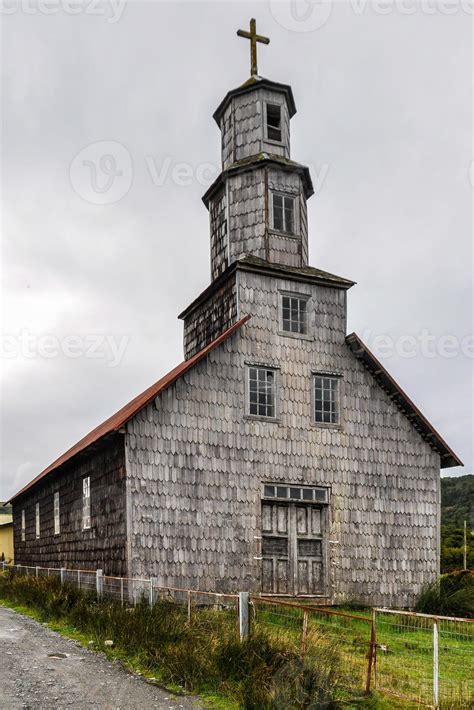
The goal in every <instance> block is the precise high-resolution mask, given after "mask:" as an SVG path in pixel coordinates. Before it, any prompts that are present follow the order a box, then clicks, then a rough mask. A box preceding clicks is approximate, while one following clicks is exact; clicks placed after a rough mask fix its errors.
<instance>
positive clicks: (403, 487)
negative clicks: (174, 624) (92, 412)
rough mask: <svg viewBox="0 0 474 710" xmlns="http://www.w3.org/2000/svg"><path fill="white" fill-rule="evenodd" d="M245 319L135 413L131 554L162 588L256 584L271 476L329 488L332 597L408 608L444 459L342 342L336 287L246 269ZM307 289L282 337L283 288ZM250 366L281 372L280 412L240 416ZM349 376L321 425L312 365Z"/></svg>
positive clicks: (435, 512) (241, 280) (431, 530)
mask: <svg viewBox="0 0 474 710" xmlns="http://www.w3.org/2000/svg"><path fill="white" fill-rule="evenodd" d="M238 287H239V316H242V315H244V314H250V315H251V316H252V318H251V320H250V321H249V322H248V323H247V324H246V325H245V326H243V328H242V329H241V330H239V331H237V332H236V333H235V334H234V335H233V336H232V337H231V338H230V339H229V340H228V341H226V342H225V343H224V344H222V345H221V346H220V347H219V348H217V349H216V350H214V351H213V352H212V353H211V354H210V355H209V356H208V357H207V358H206V359H205V360H204V361H202V362H201V363H199V364H198V365H197V366H196V367H195V368H193V369H192V370H191V371H190V372H188V373H187V374H186V375H185V376H184V377H183V378H181V379H180V380H179V381H177V382H176V383H175V384H174V385H173V386H172V387H170V388H169V390H168V391H166V392H164V393H163V394H162V395H160V396H159V397H158V398H157V400H156V402H154V403H152V404H150V405H149V406H148V407H146V408H145V409H144V410H142V411H141V412H140V413H139V414H137V416H136V417H135V418H134V419H133V420H131V421H130V422H129V424H128V427H127V435H126V460H127V471H128V474H129V477H130V478H129V485H130V488H129V505H130V512H129V515H130V517H129V521H130V522H129V524H130V531H131V537H130V545H131V549H130V559H131V571H132V574H134V575H139V576H150V575H154V576H156V577H158V579H159V582H160V584H163V585H170V586H181V587H189V588H195V589H204V590H215V591H232V592H235V591H238V590H246V589H247V590H253V591H259V590H260V585H261V562H260V559H259V558H260V557H261V537H260V536H261V493H262V483H263V482H272V483H273V482H276V483H278V482H282V483H283V482H284V483H286V484H288V483H294V484H312V485H323V486H329V487H330V490H331V495H330V505H329V515H328V518H329V521H330V522H329V530H327V531H326V535H327V543H328V548H329V553H328V564H327V595H328V596H329V597H330V599H331V600H332V601H343V600H344V599H352V598H357V599H361V600H363V601H365V602H367V603H370V604H387V605H388V604H390V605H398V606H405V605H407V604H409V603H410V602H412V601H413V598H414V595H416V594H417V593H418V592H419V591H420V589H421V587H422V585H423V584H425V583H427V582H430V581H432V580H434V579H435V578H436V575H437V573H438V569H439V550H438V543H437V540H438V536H439V517H438V516H439V495H440V493H439V463H440V462H439V456H438V454H437V453H436V452H434V451H433V450H432V449H431V447H430V446H429V445H428V444H427V443H426V442H425V441H424V440H423V439H422V438H421V436H420V435H419V434H418V433H417V431H416V430H415V429H414V428H413V426H412V425H411V424H410V422H409V421H408V419H407V418H406V416H405V415H404V414H403V413H402V412H401V411H399V409H398V408H397V406H396V405H395V403H394V402H393V401H392V400H391V399H390V398H389V396H388V395H387V394H385V392H384V391H383V390H382V389H381V388H380V387H379V385H378V384H377V383H376V382H375V380H374V379H373V378H372V376H371V375H370V373H368V372H367V371H366V370H365V369H364V367H363V366H362V364H361V363H360V362H359V360H357V358H356V357H355V356H354V355H353V353H352V352H351V351H350V349H349V348H348V347H347V345H346V343H345V340H344V336H345V294H344V292H343V291H340V290H338V289H334V288H329V287H323V286H318V285H310V284H303V283H296V282H292V281H286V280H284V279H281V278H276V277H270V276H262V275H260V274H255V273H246V272H240V271H239V273H238ZM280 290H283V291H286V292H288V291H290V292H298V293H304V294H306V295H308V296H309V297H310V300H309V303H308V309H309V313H310V320H309V323H310V334H311V337H310V338H308V339H301V338H298V337H289V336H284V335H280V334H279V325H278V323H279V315H278V310H279V298H280V296H279V291H280ZM248 363H259V364H264V365H268V366H272V367H275V368H278V369H279V378H278V380H279V390H278V403H279V404H278V407H279V412H278V418H277V421H275V422H273V421H272V422H270V421H263V420H255V419H251V418H249V417H247V416H246V392H245V390H246V387H245V375H246V366H247V364H248ZM318 371H324V372H332V373H338V374H339V375H340V376H341V378H342V382H341V384H342V425H341V426H340V427H332V428H331V427H327V426H326V427H321V426H318V425H316V424H314V423H313V417H312V374H313V373H314V372H318Z"/></svg>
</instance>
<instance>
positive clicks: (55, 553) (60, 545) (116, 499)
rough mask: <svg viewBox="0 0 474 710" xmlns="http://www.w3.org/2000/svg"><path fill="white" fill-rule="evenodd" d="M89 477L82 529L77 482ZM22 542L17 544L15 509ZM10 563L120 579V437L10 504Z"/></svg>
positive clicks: (122, 539) (122, 458) (122, 460)
mask: <svg viewBox="0 0 474 710" xmlns="http://www.w3.org/2000/svg"><path fill="white" fill-rule="evenodd" d="M86 476H90V484H91V528H90V529H89V530H83V527H82V481H83V478H84V477H86ZM56 491H58V492H59V511H60V533H59V535H55V534H54V493H55V492H56ZM36 503H39V506H40V527H41V529H40V537H39V539H36V537H35V506H36ZM23 509H24V510H25V519H26V540H25V542H22V540H21V510H23ZM13 511H14V539H15V561H16V563H17V564H22V565H41V566H43V567H56V568H58V567H70V568H76V569H77V568H79V569H98V568H102V569H103V570H104V572H105V574H109V575H126V573H127V566H126V552H125V550H126V536H127V531H126V515H125V456H124V441H123V435H120V434H116V435H115V436H114V437H113V438H112V439H110V440H108V441H106V442H104V443H102V444H101V445H100V446H99V447H98V448H97V450H95V451H94V452H92V453H90V454H88V455H86V456H83V457H82V458H76V459H73V460H72V461H70V462H68V463H67V464H64V466H63V467H62V468H60V469H58V470H57V471H56V472H55V474H51V475H50V476H48V477H47V478H45V479H44V480H43V481H41V482H39V483H38V484H37V485H36V486H35V487H34V489H32V490H31V491H30V492H28V493H27V494H25V495H24V496H22V497H20V498H18V499H16V500H15V501H14V503H13Z"/></svg>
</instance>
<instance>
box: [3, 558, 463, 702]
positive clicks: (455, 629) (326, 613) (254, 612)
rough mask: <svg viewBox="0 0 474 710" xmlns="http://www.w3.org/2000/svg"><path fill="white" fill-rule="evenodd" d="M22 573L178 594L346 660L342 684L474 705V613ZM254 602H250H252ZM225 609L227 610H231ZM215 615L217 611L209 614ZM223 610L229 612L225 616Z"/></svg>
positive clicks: (94, 588) (148, 595)
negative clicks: (337, 605)
mask: <svg viewBox="0 0 474 710" xmlns="http://www.w3.org/2000/svg"><path fill="white" fill-rule="evenodd" d="M2 566H3V569H4V570H5V569H13V570H14V571H15V572H16V574H20V575H23V574H24V575H30V576H35V577H56V578H58V579H60V580H61V583H62V584H64V583H69V584H73V585H75V586H76V587H78V588H79V589H80V590H81V591H83V592H84V593H86V594H88V593H90V594H92V595H93V596H94V597H97V598H99V599H104V600H113V601H115V602H117V603H120V604H121V605H122V606H124V607H125V606H127V607H130V606H136V605H137V604H139V603H146V604H149V605H150V606H154V605H155V604H157V603H158V602H170V603H172V604H173V605H175V606H178V607H179V608H180V609H182V612H183V618H184V620H185V622H186V623H192V622H193V621H194V619H195V618H196V619H197V617H199V620H200V622H201V623H202V622H204V623H207V622H206V611H207V610H210V609H212V610H218V611H219V612H220V613H221V614H223V617H222V618H223V620H224V618H228V619H230V620H232V621H235V622H237V621H238V625H239V629H240V637H241V639H244V638H246V637H247V636H248V634H249V629H250V630H251V631H252V630H253V631H257V632H258V631H259V630H262V631H264V632H265V633H266V634H267V635H268V636H270V638H273V639H274V640H275V641H278V640H280V641H281V642H282V645H284V647H285V648H287V649H288V648H289V649H291V650H293V652H294V656H295V658H298V659H299V660H300V662H302V661H305V663H308V664H309V665H311V664H312V666H313V668H315V669H317V668H319V669H321V668H322V669H323V671H324V668H330V667H331V663H332V659H335V661H336V662H338V668H339V669H342V671H341V670H339V672H338V676H337V679H335V680H334V682H337V684H338V686H339V687H341V688H342V689H344V690H348V691H351V692H357V693H360V692H361V691H366V692H367V691H369V690H370V689H372V688H376V689H377V690H378V691H380V692H382V693H387V694H390V695H396V696H398V697H401V698H405V699H406V700H408V701H411V702H413V703H418V705H420V706H427V707H431V708H440V707H443V708H444V707H447V708H448V707H449V708H451V707H453V708H454V707H455V708H457V709H458V708H459V710H460V709H461V708H462V709H463V710H464V708H465V709H466V710H472V709H474V620H471V619H456V618H452V617H442V616H430V615H427V614H415V613H413V612H404V611H397V610H393V609H380V608H376V609H373V610H371V611H367V612H363V611H362V612H360V613H352V612H349V611H343V610H335V609H331V608H329V609H328V608H322V607H318V606H311V605H302V604H298V603H293V602H289V601H283V600H281V599H274V598H268V597H262V596H256V595H255V596H254V595H252V596H251V597H250V598H249V594H248V593H246V592H241V593H240V594H238V595H237V594H219V593H216V592H203V591H199V590H194V589H181V588H178V587H163V586H160V585H159V584H158V580H157V579H156V578H151V579H140V578H127V577H112V576H105V575H103V573H102V570H77V569H66V568H45V567H39V566H35V567H33V566H29V567H27V566H23V565H7V564H6V563H0V570H1V569H2ZM249 602H250V604H249ZM224 615H225V617H224ZM208 618H209V617H208ZM219 618H221V617H220V616H219Z"/></svg>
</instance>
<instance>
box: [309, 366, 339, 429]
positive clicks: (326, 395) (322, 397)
mask: <svg viewBox="0 0 474 710" xmlns="http://www.w3.org/2000/svg"><path fill="white" fill-rule="evenodd" d="M314 418H315V421H316V422H317V423H318V424H339V378H338V377H330V376H325V375H316V376H315V378H314Z"/></svg>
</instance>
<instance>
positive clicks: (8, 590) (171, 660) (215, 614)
mask: <svg viewBox="0 0 474 710" xmlns="http://www.w3.org/2000/svg"><path fill="white" fill-rule="evenodd" d="M0 597H3V598H5V599H9V600H10V601H12V602H13V603H15V604H21V605H26V606H29V607H32V608H33V609H35V610H36V612H38V614H39V615H40V617H41V618H42V619H44V620H50V619H60V620H63V621H65V622H66V623H67V624H68V625H70V626H73V627H75V628H76V629H78V630H79V631H81V632H83V633H85V634H87V635H88V636H90V637H91V638H92V639H93V640H94V641H95V642H96V644H97V646H98V647H99V648H104V642H105V640H106V639H112V640H113V642H114V649H116V650H117V651H118V652H120V653H121V654H122V656H125V657H126V658H129V659H132V658H139V659H140V662H141V664H142V665H143V666H144V667H145V668H147V669H149V670H150V671H151V672H153V673H154V674H159V676H160V678H161V679H162V680H163V681H165V682H172V683H178V684H179V685H181V686H183V687H184V688H186V690H190V691H195V692H196V691H197V692H199V691H201V692H202V691H212V692H220V693H224V694H227V695H230V696H231V697H233V698H235V699H236V700H237V701H238V702H239V704H240V705H241V707H243V708H245V710H280V709H281V710H283V709H284V710H300V708H313V709H314V710H316V709H323V708H324V709H325V710H331V709H332V708H335V707H336V706H337V705H336V701H335V695H336V693H337V688H338V678H339V677H341V676H342V675H343V673H342V668H341V663H340V660H339V657H338V656H337V654H336V653H335V652H334V651H332V650H330V649H328V647H327V645H326V646H325V645H323V646H322V648H321V650H320V651H317V652H316V655H315V653H312V656H311V662H309V661H307V662H305V661H303V660H301V658H300V657H299V656H298V654H297V653H295V650H294V643H292V642H291V641H290V640H285V639H284V638H280V639H274V638H271V637H269V636H268V635H266V634H264V633H261V632H258V633H257V632H255V633H254V634H252V635H251V637H250V638H249V639H247V640H246V641H244V642H241V641H240V639H239V635H238V630H237V624H236V619H235V616H234V615H233V614H228V613H227V612H226V611H218V610H213V609H209V608H207V607H205V608H197V609H194V612H193V619H192V623H191V625H189V624H188V619H187V610H186V609H184V608H183V607H180V606H179V605H177V604H174V603H173V602H170V601H158V602H157V603H156V604H155V605H154V606H153V608H150V607H149V605H148V603H147V602H146V601H145V600H144V601H143V602H142V603H139V604H137V606H136V607H134V608H131V609H127V608H126V609H124V608H122V607H121V606H120V605H119V604H117V603H115V602H113V601H110V600H106V599H104V600H101V601H97V599H96V598H95V597H94V596H92V595H85V594H83V593H82V592H80V591H79V590H78V589H76V588H75V587H73V586H71V585H68V584H64V585H61V583H60V580H59V579H57V578H52V577H51V578H48V577H39V578H35V577H26V576H21V575H18V574H14V573H7V574H5V575H0ZM323 649H325V650H323Z"/></svg>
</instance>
